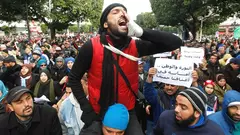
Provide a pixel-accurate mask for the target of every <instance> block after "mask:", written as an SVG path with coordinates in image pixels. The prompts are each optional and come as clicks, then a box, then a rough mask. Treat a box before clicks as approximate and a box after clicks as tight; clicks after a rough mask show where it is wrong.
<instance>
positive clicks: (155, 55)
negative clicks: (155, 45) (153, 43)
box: [153, 52, 172, 58]
mask: <svg viewBox="0 0 240 135" xmlns="http://www.w3.org/2000/svg"><path fill="white" fill-rule="evenodd" d="M169 56H172V52H164V53H157V54H154V55H153V57H154V58H156V57H169Z"/></svg>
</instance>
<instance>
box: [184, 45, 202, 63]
mask: <svg viewBox="0 0 240 135" xmlns="http://www.w3.org/2000/svg"><path fill="white" fill-rule="evenodd" d="M203 58H204V50H203V48H190V47H181V58H180V59H181V60H185V61H192V62H194V63H196V64H199V63H202V60H203Z"/></svg>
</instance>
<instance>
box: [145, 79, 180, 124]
mask: <svg viewBox="0 0 240 135" xmlns="http://www.w3.org/2000/svg"><path fill="white" fill-rule="evenodd" d="M177 93H178V91H177V92H176V93H175V94H174V95H172V96H169V95H168V94H166V93H165V92H164V91H163V90H158V89H155V88H154V87H153V84H152V83H147V82H145V84H144V96H145V98H146V100H147V101H148V103H149V104H150V105H151V107H152V109H153V121H154V123H155V124H156V123H157V120H158V118H159V116H160V114H161V113H162V112H163V111H165V110H172V109H174V107H175V102H176V100H175V99H176V95H177Z"/></svg>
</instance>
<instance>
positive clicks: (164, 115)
mask: <svg viewBox="0 0 240 135" xmlns="http://www.w3.org/2000/svg"><path fill="white" fill-rule="evenodd" d="M160 119H168V120H170V119H174V110H165V111H163V112H162V113H161V115H160Z"/></svg>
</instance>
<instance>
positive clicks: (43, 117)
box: [0, 3, 240, 135]
mask: <svg viewBox="0 0 240 135" xmlns="http://www.w3.org/2000/svg"><path fill="white" fill-rule="evenodd" d="M132 37H137V38H138V39H135V38H134V39H133V38H132ZM0 42H1V43H2V44H1V46H0V50H1V53H0V102H1V103H0V134H3V135H22V134H24V135H33V134H34V135H62V134H63V135H79V134H80V135H184V134H186V135H192V134H196V135H203V134H206V135H215V134H216V135H240V68H239V67H240V48H239V41H238V40H233V39H231V40H230V39H225V40H223V39H222V40H219V39H213V40H211V41H208V42H207V41H206V42H191V43H187V42H186V43H184V42H183V41H182V40H181V39H180V38H179V37H177V36H175V35H173V34H171V33H167V32H161V31H157V30H150V29H142V28H141V27H140V26H138V25H137V24H136V23H135V22H134V21H132V20H131V19H130V18H129V16H128V14H127V9H126V7H125V6H124V5H122V4H119V3H114V4H111V5H109V6H108V7H106V9H105V10H104V11H103V13H102V16H101V18H100V28H99V32H98V35H96V36H88V37H86V36H81V35H80V36H79V35H78V36H75V37H62V38H58V39H56V40H52V41H51V40H48V39H46V38H40V39H34V40H32V41H27V40H25V39H23V38H18V37H15V38H12V39H11V38H3V39H1V40H0ZM181 46H186V47H193V48H203V49H204V52H205V55H204V59H203V60H202V62H201V63H200V64H194V63H193V64H194V69H193V71H192V75H191V76H192V84H191V86H190V87H184V86H178V85H175V84H167V83H163V82H155V81H153V77H154V75H156V74H157V68H154V63H155V59H156V58H154V57H153V56H152V55H153V54H156V53H162V52H171V56H169V57H166V58H168V59H177V60H179V59H180V57H181V50H180V47H181Z"/></svg>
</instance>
